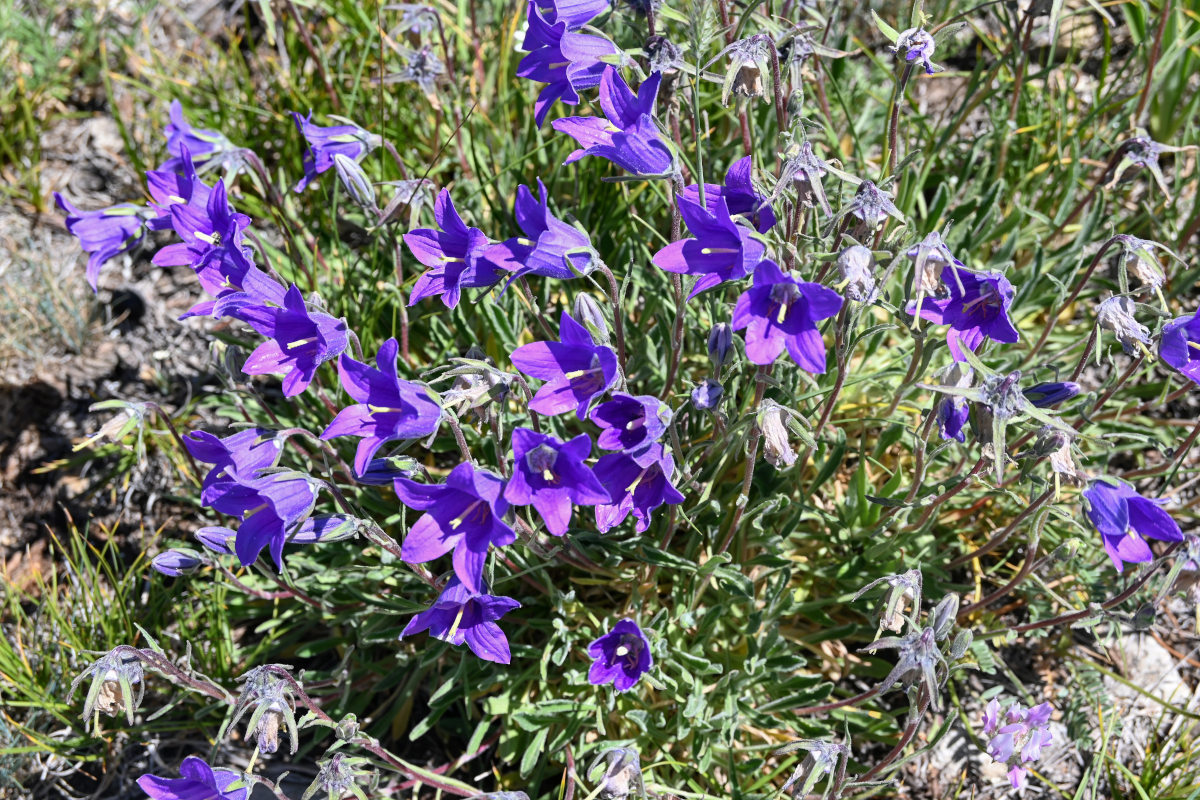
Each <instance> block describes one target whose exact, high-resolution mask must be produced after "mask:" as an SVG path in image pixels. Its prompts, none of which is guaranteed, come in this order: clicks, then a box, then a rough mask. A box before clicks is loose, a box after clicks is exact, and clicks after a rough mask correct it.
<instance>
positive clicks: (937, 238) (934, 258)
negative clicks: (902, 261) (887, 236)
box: [905, 231, 965, 305]
mask: <svg viewBox="0 0 1200 800" xmlns="http://www.w3.org/2000/svg"><path fill="white" fill-rule="evenodd" d="M905 255H906V256H908V257H909V258H911V259H912V260H913V280H912V293H913V296H915V297H916V298H917V299H918V301H920V300H921V298H923V297H925V296H926V295H931V294H934V293H936V292H937V291H938V288H939V286H940V285H941V284H940V281H939V280H938V276H939V275H940V274H942V273H943V272H944V271H945V269H946V267H964V268H965V265H964V264H963V262H961V261H959V260H958V259H957V258H955V256H954V254H953V253H951V252H950V246H949V245H948V244H946V242H945V240H944V239H942V234H941V233H939V232H938V231H932V232H930V233H929V234H928V235H926V237H925V238H924V239H922V240H921V241H919V242H917V244H915V245H913V246H912V247H911V248H910V249H909V250H908V251H907V252H906V253H905ZM922 305H924V304H923V303H922Z"/></svg>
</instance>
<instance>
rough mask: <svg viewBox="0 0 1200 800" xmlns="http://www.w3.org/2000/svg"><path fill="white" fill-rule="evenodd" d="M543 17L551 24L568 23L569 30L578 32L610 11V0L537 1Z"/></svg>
mask: <svg viewBox="0 0 1200 800" xmlns="http://www.w3.org/2000/svg"><path fill="white" fill-rule="evenodd" d="M536 2H537V7H538V8H539V9H540V10H541V12H542V15H543V16H544V17H545V18H546V20H547V21H548V22H550V23H551V24H554V23H557V22H563V23H566V26H567V30H569V31H577V30H579V29H580V28H582V27H583V26H584V25H587V24H588V23H589V22H591V21H592V20H594V19H595V18H596V17H598V16H600V15H601V14H603V13H604V12H605V11H608V9H609V7H610V6H611V3H610V2H609V0H536Z"/></svg>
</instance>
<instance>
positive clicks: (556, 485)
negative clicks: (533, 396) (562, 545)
mask: <svg viewBox="0 0 1200 800" xmlns="http://www.w3.org/2000/svg"><path fill="white" fill-rule="evenodd" d="M512 450H513V472H512V477H511V478H509V481H508V486H506V487H505V489H504V499H505V500H507V501H508V502H509V503H511V504H512V505H514V506H529V505H532V506H533V508H534V510H535V511H537V512H538V514H539V515H540V516H541V518H542V520H543V521H544V522H545V523H546V529H547V530H548V531H550V533H552V534H553V535H555V536H562V535H563V534H564V533H566V532H567V526H568V525H569V524H570V522H571V512H572V507H573V506H576V505H580V506H596V505H600V504H602V503H612V502H613V497H612V496H611V495H610V494H609V492H608V490H607V489H605V488H604V486H603V485H601V483H600V481H599V480H598V479H597V478H596V476H595V474H593V472H592V470H591V468H590V467H588V466H587V465H586V464H585V463H584V460H585V459H586V458H587V457H588V456H589V455H591V452H592V440H591V439H590V438H589V437H588V435H587V434H586V433H581V434H579V435H578V436H576V437H575V438H574V439H571V440H570V441H569V442H565V443H564V442H562V441H560V440H559V439H557V438H555V437H553V436H550V435H548V434H543V433H535V432H534V431H531V430H529V429H527V428H517V429H516V430H514V431H513V432H512Z"/></svg>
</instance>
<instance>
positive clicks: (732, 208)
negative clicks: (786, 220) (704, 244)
mask: <svg viewBox="0 0 1200 800" xmlns="http://www.w3.org/2000/svg"><path fill="white" fill-rule="evenodd" d="M752 170H753V159H751V157H750V156H745V157H744V158H741V159H738V160H737V161H735V162H734V164H733V166H731V167H730V168H729V171H728V172H726V173H725V184H724V185H723V186H718V185H717V184H715V183H706V184H704V207H705V208H706V209H708V212H709V213H710V214H716V213H717V205H718V201H719V200H722V199H724V200H725V206H726V208H728V209H729V213H730V214H740V215H742V216H744V217H746V219H748V220H750V223H751V224H752V225H753V226H754V228H755V229H756V230H757V231H758V232H759V233H766V232H767V231H769V230H771V228H773V227H774V226H775V223H776V221H777V220H776V218H775V212H774V211H772V210H771V205H770V203H771V198H770V197H769V196H768V195H765V194H763V193H761V192H760V191H758V188H757V187H756V186H755V185H754V179H753V177H752ZM682 196H683V197H684V198H685V199H687V200H689V201H691V202H693V203H699V202H700V187H699V186H698V185H696V184H692V185H691V186H685V187H684V189H683V193H682Z"/></svg>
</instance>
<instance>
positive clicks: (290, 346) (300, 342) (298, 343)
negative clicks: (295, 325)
mask: <svg viewBox="0 0 1200 800" xmlns="http://www.w3.org/2000/svg"><path fill="white" fill-rule="evenodd" d="M316 340H317V337H315V336H310V337H309V338H307V339H297V340H296V341H294V342H288V343H287V349H288V350H295V349H296V348H297V347H301V346H303V345H306V344H312V343H313V342H315V341H316Z"/></svg>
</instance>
